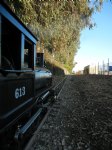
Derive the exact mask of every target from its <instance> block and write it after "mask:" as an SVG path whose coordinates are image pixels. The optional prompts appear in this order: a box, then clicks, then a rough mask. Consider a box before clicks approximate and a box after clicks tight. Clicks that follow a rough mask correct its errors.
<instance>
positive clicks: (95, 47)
mask: <svg viewBox="0 0 112 150" xmlns="http://www.w3.org/2000/svg"><path fill="white" fill-rule="evenodd" d="M92 19H93V21H94V22H95V23H96V26H95V27H94V28H93V29H91V30H89V29H87V28H86V29H85V30H83V31H82V33H81V38H80V48H79V49H78V52H77V54H76V56H75V62H77V65H76V67H75V69H74V70H76V71H77V70H82V69H83V68H84V66H87V65H91V64H98V62H99V64H102V62H103V61H104V62H108V58H109V60H110V61H111V62H112V3H110V2H109V0H108V2H104V4H103V6H102V10H101V12H100V13H99V12H96V13H95V14H94V15H93V16H92Z"/></svg>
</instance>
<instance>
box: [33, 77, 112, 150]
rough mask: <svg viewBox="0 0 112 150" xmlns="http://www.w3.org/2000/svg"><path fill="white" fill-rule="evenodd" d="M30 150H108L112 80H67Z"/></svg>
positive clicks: (111, 130)
mask: <svg viewBox="0 0 112 150" xmlns="http://www.w3.org/2000/svg"><path fill="white" fill-rule="evenodd" d="M30 149H31V150H111V149H112V77H111V76H102V75H91V76H83V75H82V76H68V77H67V79H66V81H65V84H64V87H63V89H62V91H61V93H60V95H59V97H58V99H57V100H56V101H55V103H54V105H53V107H52V110H51V112H50V114H49V116H48V118H47V120H46V122H45V123H44V125H43V126H42V128H41V130H40V132H39V133H38V134H37V136H36V138H35V141H34V143H33V145H32V146H31V148H30Z"/></svg>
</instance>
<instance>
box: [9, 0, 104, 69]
mask: <svg viewBox="0 0 112 150" xmlns="http://www.w3.org/2000/svg"><path fill="white" fill-rule="evenodd" d="M7 3H8V5H9V6H10V7H11V8H12V10H13V11H14V12H15V13H16V14H17V16H18V17H19V18H20V19H21V20H22V21H23V22H24V23H25V24H26V25H27V26H28V27H29V28H30V29H32V31H33V32H34V33H35V35H36V36H39V38H40V43H41V47H42V48H44V49H46V50H47V51H48V52H49V53H51V54H52V53H54V54H55V59H56V60H57V61H59V62H60V63H62V64H64V66H65V67H67V68H69V70H72V67H73V58H74V55H75V54H76V52H77V49H78V47H79V44H80V32H81V31H82V30H83V29H84V28H85V27H89V28H92V27H93V26H94V23H93V22H92V20H91V16H92V14H93V13H94V11H99V10H100V8H101V6H102V3H103V1H102V0H100V1H98V0H95V1H94V2H92V1H89V0H88V1H86V0H62V1H59V0H51V1H50V0H49V1H48V0H38V1H37V0H16V1H14V0H8V1H7Z"/></svg>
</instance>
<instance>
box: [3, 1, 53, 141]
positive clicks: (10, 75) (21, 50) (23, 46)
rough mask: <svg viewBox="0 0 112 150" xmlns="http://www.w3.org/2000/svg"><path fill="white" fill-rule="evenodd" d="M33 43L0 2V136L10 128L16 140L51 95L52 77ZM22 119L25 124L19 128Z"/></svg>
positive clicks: (35, 117)
mask: <svg viewBox="0 0 112 150" xmlns="http://www.w3.org/2000/svg"><path fill="white" fill-rule="evenodd" d="M37 41H38V39H37V38H36V37H35V36H34V35H33V34H32V33H31V31H29V29H27V27H26V26H25V25H24V24H23V23H22V22H21V21H20V20H19V19H18V18H17V16H16V15H15V14H14V13H13V12H12V11H11V10H10V9H9V8H8V6H7V5H6V4H4V3H3V2H0V135H4V134H5V135H6V134H7V133H9V132H10V130H11V129H12V127H13V132H14V138H15V139H16V140H19V138H20V139H21V138H22V137H23V135H24V134H26V133H27V131H28V130H29V128H30V127H31V126H32V124H33V123H34V122H35V120H36V119H38V116H39V114H40V113H41V111H42V108H41V107H40V109H39V107H38V105H40V104H39V103H41V102H42V101H43V100H44V99H45V98H46V97H47V96H48V95H49V93H50V91H51V86H52V74H51V72H50V71H49V70H48V69H46V67H44V60H43V54H42V53H40V54H38V53H36V43H37ZM37 58H38V60H40V61H39V62H38V63H37ZM43 94H44V95H43ZM41 95H43V96H42V97H41V99H39V97H40V96H41ZM25 116H27V118H28V120H27V119H26V118H25ZM29 116H30V117H29ZM22 118H25V119H26V122H25V123H23V122H24V121H23V122H22V125H21V120H22ZM23 120H24V119H23ZM7 131H8V132H7ZM0 137H2V136H0Z"/></svg>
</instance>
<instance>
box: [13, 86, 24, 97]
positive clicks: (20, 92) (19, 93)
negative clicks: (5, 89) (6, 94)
mask: <svg viewBox="0 0 112 150" xmlns="http://www.w3.org/2000/svg"><path fill="white" fill-rule="evenodd" d="M25 94H26V91H25V86H23V87H21V88H17V89H15V98H16V99H18V98H20V97H22V96H24V95H25Z"/></svg>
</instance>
